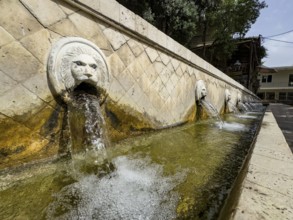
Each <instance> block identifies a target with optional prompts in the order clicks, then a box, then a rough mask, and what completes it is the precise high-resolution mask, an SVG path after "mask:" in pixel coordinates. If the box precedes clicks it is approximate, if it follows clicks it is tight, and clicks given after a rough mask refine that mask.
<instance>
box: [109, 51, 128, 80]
mask: <svg viewBox="0 0 293 220" xmlns="http://www.w3.org/2000/svg"><path fill="white" fill-rule="evenodd" d="M107 63H108V65H109V68H110V73H111V74H112V75H113V76H114V77H115V76H117V75H118V74H120V73H122V72H123V71H124V70H125V69H126V67H125V65H124V63H123V62H122V61H121V59H120V57H119V56H118V55H117V54H116V53H114V54H112V55H111V56H109V57H108V58H107Z"/></svg>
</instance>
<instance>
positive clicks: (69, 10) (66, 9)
mask: <svg viewBox="0 0 293 220" xmlns="http://www.w3.org/2000/svg"><path fill="white" fill-rule="evenodd" d="M55 2H57V3H58V6H59V7H60V8H61V9H62V11H63V12H64V13H65V14H66V15H71V14H73V13H74V12H76V11H78V10H79V9H78V8H76V7H74V6H72V5H70V4H68V3H67V2H65V1H62V0H61V1H60V0H57V1H55ZM92 2H96V1H92Z"/></svg>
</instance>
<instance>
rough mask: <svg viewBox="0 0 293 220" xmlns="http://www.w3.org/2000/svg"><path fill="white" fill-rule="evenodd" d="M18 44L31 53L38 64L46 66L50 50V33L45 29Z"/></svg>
mask: <svg viewBox="0 0 293 220" xmlns="http://www.w3.org/2000/svg"><path fill="white" fill-rule="evenodd" d="M20 43H21V44H22V45H23V46H24V47H25V48H26V49H27V50H28V51H29V52H31V53H32V54H33V55H34V56H35V57H36V58H38V60H39V61H40V62H42V63H43V64H44V65H47V60H48V55H49V52H50V50H51V42H50V33H49V31H47V30H46V29H43V30H40V31H38V32H36V33H34V34H31V35H29V36H27V37H25V38H22V40H21V41H20Z"/></svg>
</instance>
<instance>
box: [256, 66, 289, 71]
mask: <svg viewBox="0 0 293 220" xmlns="http://www.w3.org/2000/svg"><path fill="white" fill-rule="evenodd" d="M257 68H258V72H259V73H277V72H279V71H283V70H293V66H276V67H267V66H264V65H260V66H257Z"/></svg>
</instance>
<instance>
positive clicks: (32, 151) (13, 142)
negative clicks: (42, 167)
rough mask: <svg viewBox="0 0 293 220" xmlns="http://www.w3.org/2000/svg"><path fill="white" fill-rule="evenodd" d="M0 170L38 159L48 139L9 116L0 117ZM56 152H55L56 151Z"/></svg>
mask: <svg viewBox="0 0 293 220" xmlns="http://www.w3.org/2000/svg"><path fill="white" fill-rule="evenodd" d="M0 125H1V126H0V151H1V153H2V155H1V156H2V157H1V160H0V170H1V169H3V168H7V167H13V166H14V167H15V166H18V165H22V164H23V163H25V162H31V161H32V160H36V159H40V157H42V155H41V153H40V151H41V150H42V149H43V148H44V147H45V146H46V145H47V144H48V142H49V141H48V140H47V139H44V138H42V137H40V136H39V135H38V134H37V133H35V132H33V131H32V130H31V129H29V128H28V127H26V126H25V125H23V124H20V123H18V122H16V121H14V120H13V119H11V118H8V117H4V118H1V119H0ZM56 153H57V152H56Z"/></svg>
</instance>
